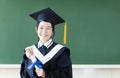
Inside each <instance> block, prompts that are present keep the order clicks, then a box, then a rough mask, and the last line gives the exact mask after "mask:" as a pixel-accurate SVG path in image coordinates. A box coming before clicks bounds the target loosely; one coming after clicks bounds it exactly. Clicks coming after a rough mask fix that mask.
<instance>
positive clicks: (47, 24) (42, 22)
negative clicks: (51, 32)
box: [39, 21, 52, 27]
mask: <svg viewBox="0 0 120 78" xmlns="http://www.w3.org/2000/svg"><path fill="white" fill-rule="evenodd" d="M39 26H47V27H52V24H51V23H50V22H45V21H41V22H40V23H39Z"/></svg>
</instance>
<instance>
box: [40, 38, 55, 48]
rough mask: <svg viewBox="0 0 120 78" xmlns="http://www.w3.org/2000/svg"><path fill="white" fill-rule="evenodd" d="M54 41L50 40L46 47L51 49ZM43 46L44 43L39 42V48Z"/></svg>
mask: <svg viewBox="0 0 120 78" xmlns="http://www.w3.org/2000/svg"><path fill="white" fill-rule="evenodd" d="M52 43H53V41H52V38H51V39H50V40H48V41H47V42H46V43H45V44H44V46H46V47H47V48H49V47H50V46H51V45H52ZM42 45H43V43H42V42H41V41H39V42H38V48H40V47H41V46H42Z"/></svg>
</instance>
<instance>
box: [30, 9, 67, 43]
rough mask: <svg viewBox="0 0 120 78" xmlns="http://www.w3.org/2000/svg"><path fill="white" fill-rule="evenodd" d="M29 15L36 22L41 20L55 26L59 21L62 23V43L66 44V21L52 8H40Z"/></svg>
mask: <svg viewBox="0 0 120 78" xmlns="http://www.w3.org/2000/svg"><path fill="white" fill-rule="evenodd" d="M30 16H31V17H32V18H33V19H34V20H36V21H37V22H41V21H47V22H50V23H51V24H52V26H55V25H57V24H60V23H64V37H63V42H64V44H66V36H67V33H66V32H67V26H66V22H65V21H64V19H62V18H61V17H60V16H59V15H58V14H57V13H55V12H54V11H53V10H52V9H50V8H46V9H43V10H40V11H37V12H34V13H32V14H30Z"/></svg>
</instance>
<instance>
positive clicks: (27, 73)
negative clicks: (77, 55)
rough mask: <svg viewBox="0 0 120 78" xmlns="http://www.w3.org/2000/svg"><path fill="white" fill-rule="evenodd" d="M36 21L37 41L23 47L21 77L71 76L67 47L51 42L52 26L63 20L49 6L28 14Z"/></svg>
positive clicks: (51, 77) (49, 77) (48, 77)
mask: <svg viewBox="0 0 120 78" xmlns="http://www.w3.org/2000/svg"><path fill="white" fill-rule="evenodd" d="M30 16H31V17H32V18H33V19H35V20H36V21H37V26H36V33H37V36H38V38H39V40H38V43H37V44H34V45H32V46H29V47H27V48H25V54H24V56H23V61H22V63H21V71H20V75H21V78H72V62H71V58H70V50H69V48H67V47H65V46H63V45H61V44H58V43H55V42H53V39H52V37H53V35H54V33H55V32H54V27H55V25H57V24H60V23H64V22H65V21H64V20H63V19H62V18H61V17H60V16H58V15H57V14H56V13H55V12H54V11H53V10H52V9H51V8H46V9H43V10H40V11H38V12H35V13H32V14H30Z"/></svg>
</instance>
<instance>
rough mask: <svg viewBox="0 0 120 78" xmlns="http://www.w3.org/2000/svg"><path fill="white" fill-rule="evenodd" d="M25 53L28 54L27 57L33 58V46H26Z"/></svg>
mask: <svg viewBox="0 0 120 78" xmlns="http://www.w3.org/2000/svg"><path fill="white" fill-rule="evenodd" d="M25 55H26V56H27V58H29V59H31V56H32V55H33V49H32V47H26V48H25Z"/></svg>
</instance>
